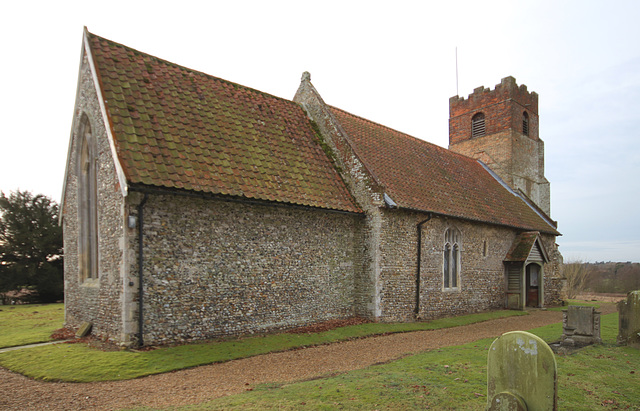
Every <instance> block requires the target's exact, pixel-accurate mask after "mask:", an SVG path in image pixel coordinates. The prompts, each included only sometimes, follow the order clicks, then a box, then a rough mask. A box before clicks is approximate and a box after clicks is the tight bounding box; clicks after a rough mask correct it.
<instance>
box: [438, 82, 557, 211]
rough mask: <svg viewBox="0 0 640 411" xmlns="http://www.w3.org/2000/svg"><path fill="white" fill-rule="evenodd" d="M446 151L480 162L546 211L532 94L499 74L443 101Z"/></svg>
mask: <svg viewBox="0 0 640 411" xmlns="http://www.w3.org/2000/svg"><path fill="white" fill-rule="evenodd" d="M449 149H450V150H451V151H455V152H456V153H460V154H464V155H466V156H468V157H472V158H475V159H478V160H480V161H482V162H483V163H484V164H486V165H487V166H488V167H489V168H491V170H493V171H494V172H495V173H496V174H497V175H498V176H499V177H500V178H502V179H503V180H504V182H505V183H507V184H508V185H509V186H510V187H511V188H513V189H514V190H519V191H521V192H522V193H523V194H525V195H526V196H527V197H528V198H529V199H530V200H532V201H533V203H535V205H536V206H537V207H538V208H539V209H540V210H542V211H543V212H544V213H546V214H547V215H548V216H549V215H550V196H549V182H548V181H547V179H546V178H545V176H544V142H543V141H542V140H540V137H539V135H538V94H537V93H535V92H531V93H530V92H528V91H527V86H525V85H524V84H523V85H521V86H519V87H518V85H517V84H516V79H515V78H513V77H506V78H503V79H502V81H501V82H500V84H498V85H496V87H495V89H494V90H491V89H488V88H484V87H478V88H477V89H475V90H473V94H471V95H469V98H468V99H466V100H465V99H464V97H459V96H455V97H451V98H450V99H449Z"/></svg>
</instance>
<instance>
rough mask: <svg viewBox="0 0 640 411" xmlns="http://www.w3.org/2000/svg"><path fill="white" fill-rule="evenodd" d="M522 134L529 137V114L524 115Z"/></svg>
mask: <svg viewBox="0 0 640 411" xmlns="http://www.w3.org/2000/svg"><path fill="white" fill-rule="evenodd" d="M522 134H524V135H525V136H528V135H529V115H528V114H527V113H524V114H523V115H522Z"/></svg>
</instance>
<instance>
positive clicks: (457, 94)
mask: <svg viewBox="0 0 640 411" xmlns="http://www.w3.org/2000/svg"><path fill="white" fill-rule="evenodd" d="M459 95H460V94H459V93H458V46H456V96H459Z"/></svg>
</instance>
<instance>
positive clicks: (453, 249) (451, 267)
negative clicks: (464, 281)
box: [442, 228, 461, 289]
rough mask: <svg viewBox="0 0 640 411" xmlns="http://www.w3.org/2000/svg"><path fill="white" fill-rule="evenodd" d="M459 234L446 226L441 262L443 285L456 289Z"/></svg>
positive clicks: (458, 262)
mask: <svg viewBox="0 0 640 411" xmlns="http://www.w3.org/2000/svg"><path fill="white" fill-rule="evenodd" d="M460 244H461V235H460V232H459V231H458V230H457V229H455V228H448V229H447V231H446V232H445V234H444V255H443V264H442V277H443V287H444V288H445V289H456V288H458V286H459V282H460Z"/></svg>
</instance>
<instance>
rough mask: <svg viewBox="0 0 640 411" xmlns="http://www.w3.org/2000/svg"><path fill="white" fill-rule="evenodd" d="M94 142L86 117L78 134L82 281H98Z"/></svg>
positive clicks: (79, 251)
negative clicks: (91, 279)
mask: <svg viewBox="0 0 640 411" xmlns="http://www.w3.org/2000/svg"><path fill="white" fill-rule="evenodd" d="M94 144H95V141H94V139H93V136H92V134H91V125H90V124H89V119H88V118H87V116H86V115H83V116H82V121H81V122H80V129H79V133H78V156H77V170H78V171H77V176H78V264H79V272H80V281H84V280H86V279H90V278H97V277H98V213H97V203H98V201H97V192H96V184H97V182H96V158H95V147H94Z"/></svg>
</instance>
